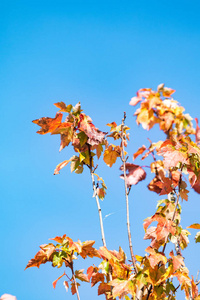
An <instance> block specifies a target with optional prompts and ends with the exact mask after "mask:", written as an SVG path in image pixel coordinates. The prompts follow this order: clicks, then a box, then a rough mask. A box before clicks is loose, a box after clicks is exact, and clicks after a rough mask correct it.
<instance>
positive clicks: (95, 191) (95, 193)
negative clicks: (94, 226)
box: [88, 145, 106, 247]
mask: <svg viewBox="0 0 200 300" xmlns="http://www.w3.org/2000/svg"><path fill="white" fill-rule="evenodd" d="M88 151H89V157H90V166H89V167H90V175H91V178H92V187H93V191H94V197H95V199H96V203H97V208H98V213H99V221H100V227H101V237H102V242H103V246H104V247H106V239H105V234H104V228H103V218H102V213H101V206H100V203H99V198H98V195H97V189H96V184H95V180H94V171H93V169H92V155H91V149H90V145H88Z"/></svg>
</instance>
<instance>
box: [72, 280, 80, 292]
mask: <svg viewBox="0 0 200 300" xmlns="http://www.w3.org/2000/svg"><path fill="white" fill-rule="evenodd" d="M76 285H77V288H78V287H79V286H80V283H78V282H77V283H76ZM71 293H72V295H74V294H76V286H75V283H74V282H72V283H71Z"/></svg>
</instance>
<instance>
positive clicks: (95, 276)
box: [91, 273, 104, 287]
mask: <svg viewBox="0 0 200 300" xmlns="http://www.w3.org/2000/svg"><path fill="white" fill-rule="evenodd" d="M91 278H92V279H91V286H92V287H93V286H94V285H95V284H97V283H98V282H99V281H101V282H104V275H103V274H102V273H93V274H92V276H91Z"/></svg>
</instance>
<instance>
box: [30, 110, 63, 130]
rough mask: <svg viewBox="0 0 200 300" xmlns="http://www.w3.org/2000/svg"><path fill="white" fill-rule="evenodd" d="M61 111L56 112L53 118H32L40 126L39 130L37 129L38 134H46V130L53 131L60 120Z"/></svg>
mask: <svg viewBox="0 0 200 300" xmlns="http://www.w3.org/2000/svg"><path fill="white" fill-rule="evenodd" d="M62 116H63V114H62V113H57V114H56V116H55V118H48V117H47V118H45V117H43V118H40V119H37V120H33V121H32V122H33V123H35V124H37V125H38V126H40V127H41V129H40V130H38V131H37V133H39V134H46V133H48V132H52V131H54V130H55V129H56V128H57V127H58V126H59V125H60V123H61V121H62Z"/></svg>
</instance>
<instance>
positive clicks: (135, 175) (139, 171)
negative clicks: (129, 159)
mask: <svg viewBox="0 0 200 300" xmlns="http://www.w3.org/2000/svg"><path fill="white" fill-rule="evenodd" d="M125 167H126V171H127V172H128V173H127V175H126V184H127V186H131V185H136V184H138V182H139V181H142V180H144V179H145V178H146V172H145V171H144V169H143V168H142V167H140V166H138V165H134V164H131V163H126V164H125ZM123 168H124V166H123V165H122V166H121V167H120V170H123ZM120 178H122V179H124V174H121V175H120Z"/></svg>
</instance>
